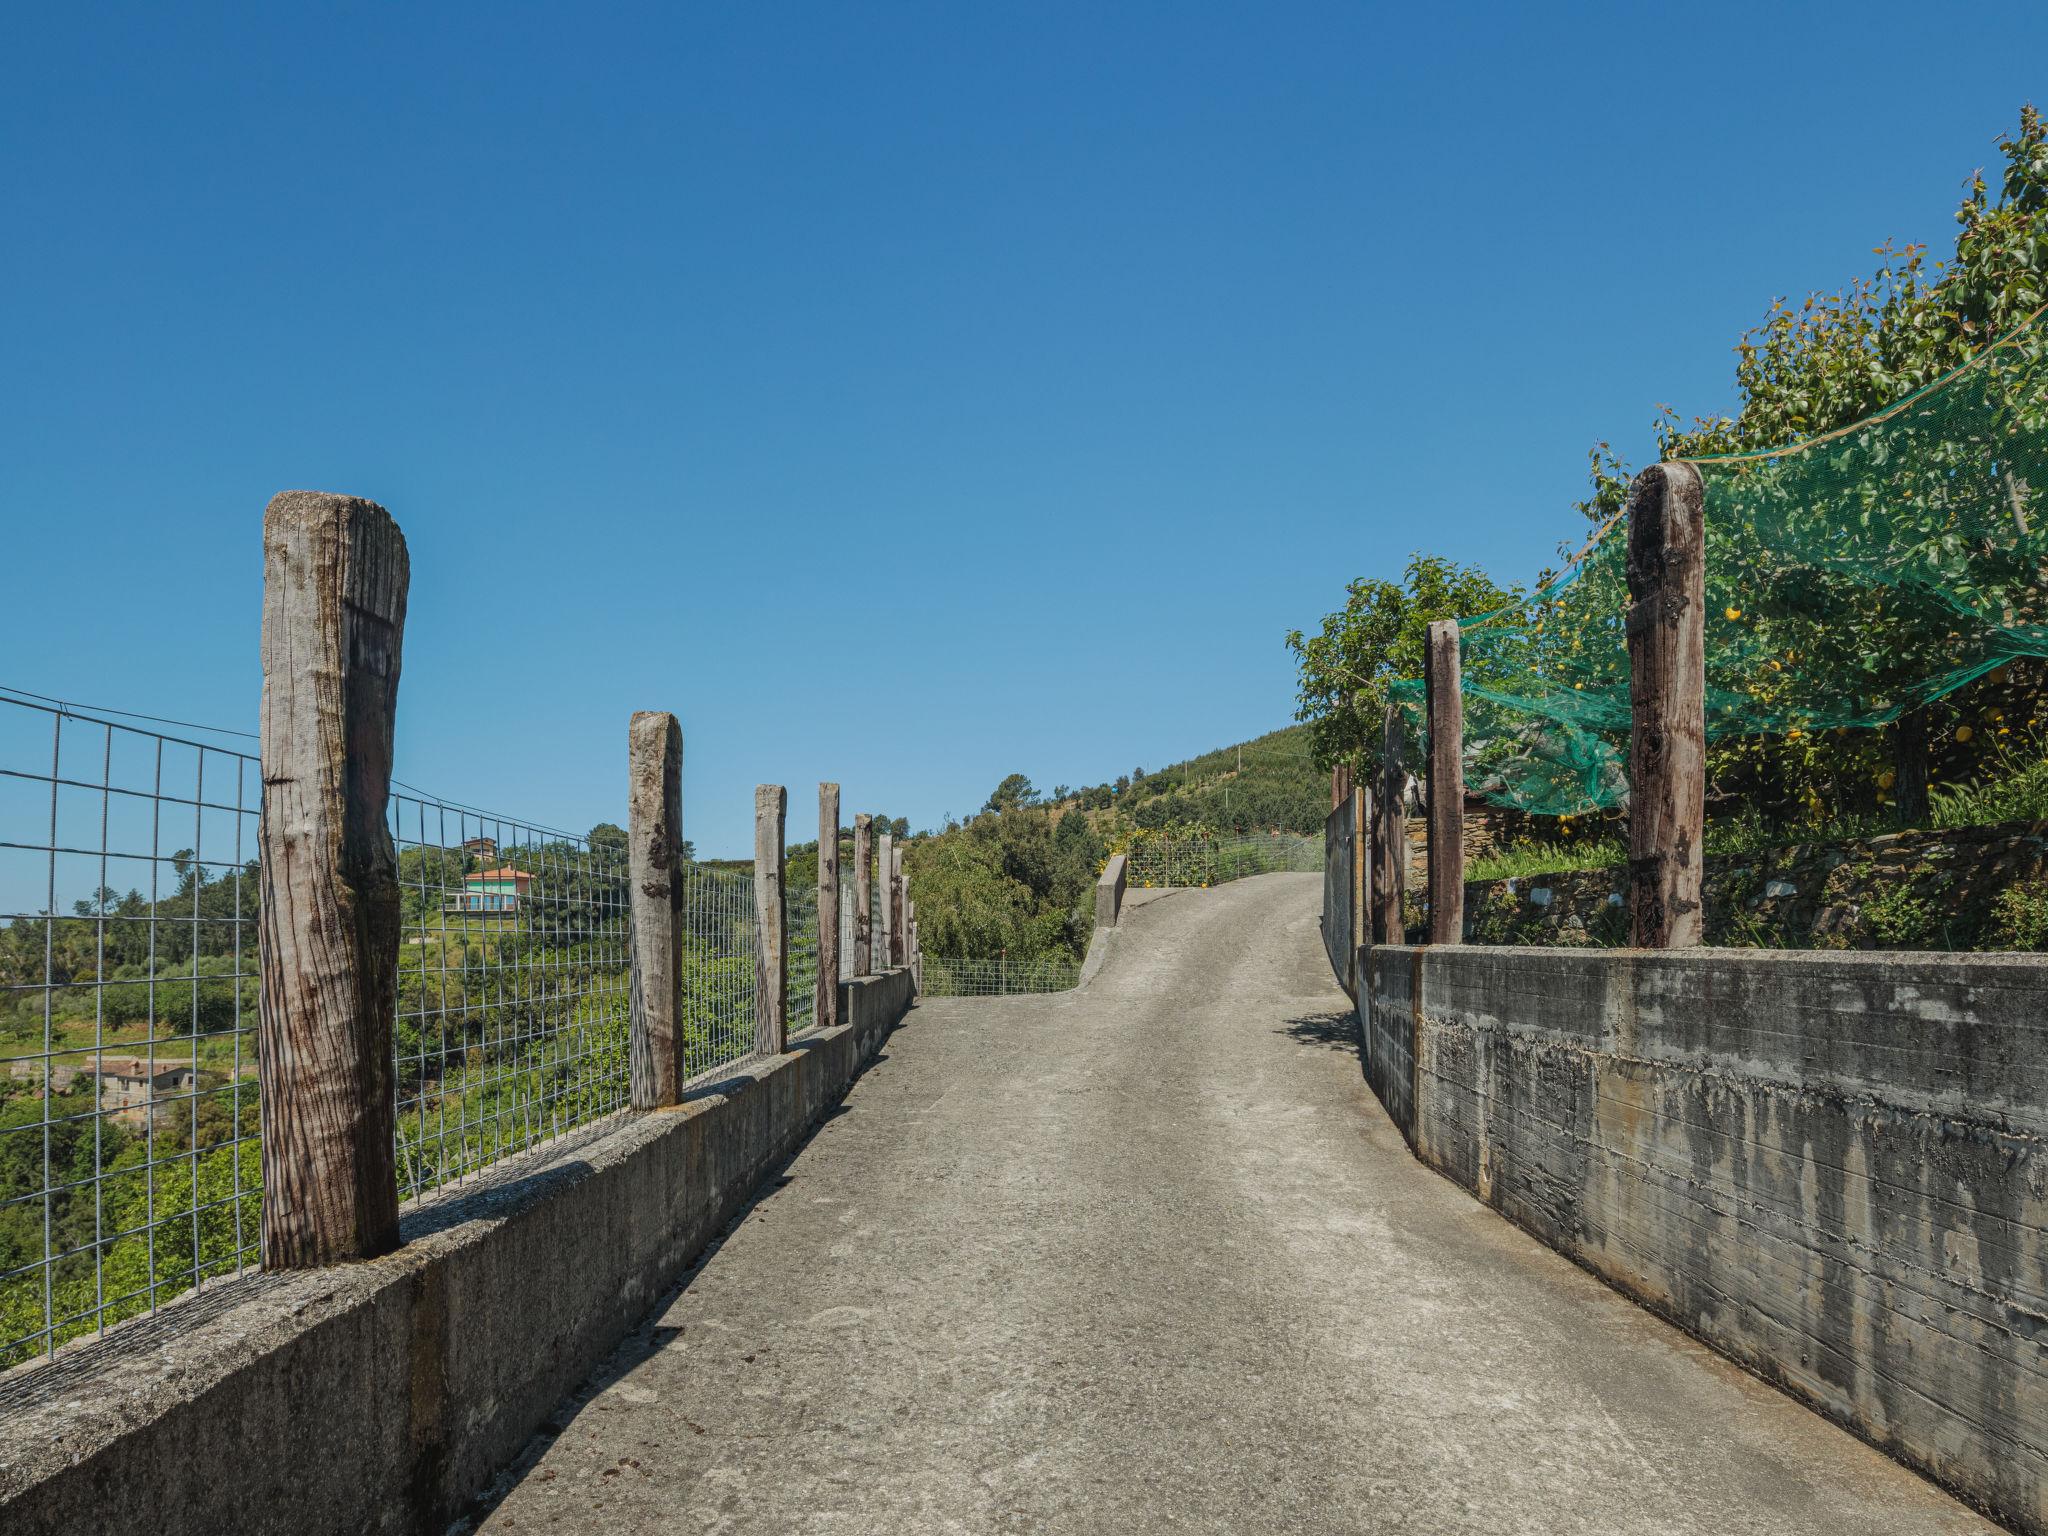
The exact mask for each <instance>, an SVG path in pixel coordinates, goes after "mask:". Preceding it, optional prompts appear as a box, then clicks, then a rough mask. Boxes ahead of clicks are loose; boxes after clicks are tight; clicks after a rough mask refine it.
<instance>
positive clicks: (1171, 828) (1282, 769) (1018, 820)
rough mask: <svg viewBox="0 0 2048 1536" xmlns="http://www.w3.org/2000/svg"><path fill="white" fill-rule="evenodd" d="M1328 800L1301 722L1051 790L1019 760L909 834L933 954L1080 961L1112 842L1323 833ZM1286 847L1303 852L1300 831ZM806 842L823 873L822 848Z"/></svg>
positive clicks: (908, 863)
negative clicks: (956, 817) (931, 825)
mask: <svg viewBox="0 0 2048 1536" xmlns="http://www.w3.org/2000/svg"><path fill="white" fill-rule="evenodd" d="M1329 804H1330V791H1329V780H1328V777H1327V775H1326V773H1325V772H1324V770H1322V769H1321V768H1319V767H1317V765H1316V762H1315V755H1314V750H1313V748H1312V746H1311V744H1310V741H1309V738H1308V732H1307V730H1306V729H1305V728H1304V727H1301V726H1289V727H1287V728H1285V729H1282V730H1278V731H1272V732H1269V733H1268V734H1266V735H1264V736H1260V737H1257V738H1256V739H1254V740H1252V741H1247V742H1244V743H1241V744H1239V745H1236V746H1230V747H1221V748H1218V749H1217V750H1215V751H1213V752H1206V753H1203V754H1202V755H1201V756H1199V757H1193V758H1189V759H1188V760H1187V761H1186V762H1182V763H1174V764H1172V765H1170V766H1168V767H1165V768H1161V769H1158V770H1157V771H1155V772H1152V773H1147V772H1146V771H1145V770H1144V769H1143V768H1138V769H1134V770H1133V771H1132V772H1131V773H1129V774H1127V775H1123V776H1121V777H1119V778H1118V779H1117V780H1116V781H1115V782H1114V783H1109V784H1097V785H1093V786H1090V787H1084V788H1081V789H1070V788H1068V787H1067V786H1066V785H1061V786H1060V787H1059V788H1058V789H1056V790H1055V791H1054V792H1053V794H1052V795H1051V796H1050V797H1042V796H1040V795H1039V794H1038V792H1037V791H1036V790H1035V789H1034V788H1033V787H1032V784H1031V781H1030V779H1028V778H1026V777H1025V776H1024V775H1023V774H1021V773H1013V774H1010V775H1008V776H1007V777H1005V778H1004V779H1003V781H1002V782H1001V783H1000V784H998V785H997V786H996V787H995V789H994V790H993V791H992V792H991V793H990V795H989V797H988V800H987V802H986V804H985V805H984V807H983V809H982V811H981V812H980V813H979V814H978V815H976V816H974V817H972V818H970V819H969V820H968V821H966V822H965V823H958V822H949V823H948V824H947V826H946V827H945V828H944V829H943V830H942V831H939V832H936V833H926V834H924V835H923V836H921V837H918V838H915V839H913V840H911V841H910V842H909V843H908V844H907V846H906V849H905V854H904V868H905V869H906V870H907V871H908V873H909V877H910V889H911V897H912V899H913V900H915V901H916V903H917V915H918V929H919V936H920V939H921V940H922V942H923V945H924V951H925V954H926V956H927V957H933V956H937V957H942V958H944V959H946V960H948V961H956V962H982V961H987V962H990V963H994V962H997V961H998V960H1001V959H1007V960H1008V961H1009V962H1011V963H1013V964H1016V965H1018V966H1020V967H1021V966H1022V965H1023V964H1025V963H1028V962H1032V961H1037V960H1045V961H1047V962H1048V963H1052V964H1057V963H1061V962H1064V961H1069V960H1071V961H1078V960H1079V959H1080V957H1081V956H1082V955H1084V954H1085V953H1086V952H1087V948H1088V940H1089V937H1090V935H1091V934H1092V932H1093V930H1094V923H1095V880H1096V877H1097V876H1098V875H1099V874H1100V873H1101V872H1102V866H1103V863H1104V861H1105V860H1106V859H1107V858H1108V856H1109V855H1110V854H1111V853H1113V852H1121V851H1124V850H1126V849H1130V848H1132V847H1133V845H1134V844H1137V843H1141V842H1147V840H1155V841H1156V840H1157V839H1159V838H1161V837H1162V836H1170V837H1172V838H1175V839H1185V840H1186V841H1185V842H1184V844H1183V847H1184V848H1186V849H1188V850H1192V849H1193V848H1194V847H1195V845H1196V843H1197V841H1198V840H1200V839H1205V838H1216V839H1230V838H1232V837H1234V836H1239V835H1246V834H1259V835H1267V834H1270V833H1273V832H1276V831H1277V832H1281V833H1296V834H1308V835H1313V836H1316V837H1320V836H1321V833H1322V825H1323V818H1324V816H1325V814H1326V813H1327V812H1328V810H1329ZM1286 847H1287V850H1288V851H1289V853H1290V854H1292V855H1293V857H1294V863H1296V864H1298V863H1299V862H1300V860H1299V855H1298V853H1296V852H1295V844H1294V842H1293V840H1291V839H1290V840H1288V841H1287V844H1286ZM810 856H811V858H812V860H813V862H812V863H810V864H809V865H808V866H807V869H808V870H809V871H810V872H811V873H812V874H813V875H814V874H815V870H816V867H817V866H816V863H815V851H814V850H813V851H811V853H810ZM1256 862H1257V861H1256V860H1251V859H1241V860H1238V861H1237V863H1236V864H1233V865H1232V866H1231V867H1232V868H1233V869H1235V868H1237V867H1239V866H1240V865H1241V866H1242V867H1243V868H1246V869H1249V868H1252V867H1253V866H1254V864H1255V863H1256ZM1274 867H1281V866H1278V865H1276V866H1274ZM791 868H792V871H794V870H795V869H796V868H797V864H796V858H795V856H792V861H791ZM791 878H792V879H795V878H797V877H796V875H795V874H794V873H792V876H791ZM1187 883H1199V882H1197V881H1193V880H1190V881H1188V882H1187ZM949 974H952V973H951V972H949ZM962 974H964V973H962ZM1020 974H1021V970H1020ZM1048 974H1050V972H1048Z"/></svg>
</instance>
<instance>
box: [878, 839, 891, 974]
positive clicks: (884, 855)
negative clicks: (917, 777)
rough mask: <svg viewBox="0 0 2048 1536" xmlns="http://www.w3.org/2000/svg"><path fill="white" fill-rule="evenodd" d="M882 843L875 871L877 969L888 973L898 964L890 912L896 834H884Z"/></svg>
mask: <svg viewBox="0 0 2048 1536" xmlns="http://www.w3.org/2000/svg"><path fill="white" fill-rule="evenodd" d="M881 843H882V846H881V850H880V852H879V853H878V854H877V855H876V864H877V866H878V867H877V869H876V870H875V905H876V908H877V910H876V912H875V929H876V931H875V969H876V970H878V971H886V970H887V969H889V967H890V966H892V965H894V964H895V963H896V956H895V953H894V950H893V949H892V948H891V944H890V940H891V939H892V938H893V936H894V935H893V933H892V931H891V928H892V924H893V923H894V920H895V914H894V913H893V912H891V911H890V910H889V907H890V902H889V890H890V887H889V871H890V870H891V869H892V868H893V867H894V866H895V862H896V838H895V834H893V833H889V832H884V833H883V834H882V837H881Z"/></svg>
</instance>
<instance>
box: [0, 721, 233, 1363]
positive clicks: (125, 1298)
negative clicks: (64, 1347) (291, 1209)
mask: <svg viewBox="0 0 2048 1536" xmlns="http://www.w3.org/2000/svg"><path fill="white" fill-rule="evenodd" d="M261 793H262V776H261V774H260V772H259V771H258V767H257V762H256V759H255V758H254V757H253V756H251V755H249V754H248V753H246V752H242V751H239V750H235V749H233V748H226V747H221V746H216V745H210V744H206V743H204V742H201V741H199V740H193V739H184V738H180V737H174V736H168V735H162V734H159V733H157V732H154V731H149V730H142V729H138V728H135V727H132V726H128V725H122V724H117V723H115V722H112V721H109V720H104V719H99V718H95V717H92V716H88V715H83V714H79V713H77V712H75V711H72V710H69V709H67V708H65V707H62V706H51V705H45V704H39V703H32V702H27V701H23V700H16V699H8V698H0V1365H11V1364H14V1363H16V1362H18V1361H21V1360H24V1359H28V1358H30V1357H31V1356H33V1355H36V1354H39V1353H46V1352H49V1351H52V1350H54V1349H55V1348H56V1347H57V1346H58V1345H59V1344H61V1343H63V1342H64V1341H66V1340H67V1339H72V1338H76V1337H79V1336H80V1335H83V1334H87V1333H93V1332H99V1331H103V1330H104V1329H105V1328H106V1327H107V1326H108V1325H109V1324H111V1323H115V1322H118V1321H120V1320H121V1319H123V1318H127V1317H133V1316H136V1315H137V1314H140V1313H143V1312H148V1311H152V1310H154V1309H155V1308H156V1307H157V1306H159V1305H161V1304H162V1303H163V1302H165V1301H168V1300H170V1299H171V1298H172V1297H174V1296H176V1295H178V1294H180V1293H181V1292H184V1291H186V1290H189V1289H191V1288H192V1287H194V1286H198V1285H203V1284H205V1283H206V1282H208V1281H213V1280H218V1279H220V1278H222V1277H226V1276H232V1275H236V1274H240V1273H241V1272H243V1271H244V1270H246V1269H249V1268H251V1267H253V1266H254V1264H255V1263H256V1259H257V1245H258V1234H259V1231H260V1223H259V1208H258V1193H259V1188H258V1187H259V1164H258V1153H257V1146H256V1139H255V1138H256V1129H257V1124H256V1122H257V1095H256V1083H255V1077H254V1073H255V1040H254V1029H255V1023H256V988H257V981H256V896H257V882H256V866H255V864H254V862H253V860H254V855H255V851H256V822H257V813H258V808H259V803H260V796H261Z"/></svg>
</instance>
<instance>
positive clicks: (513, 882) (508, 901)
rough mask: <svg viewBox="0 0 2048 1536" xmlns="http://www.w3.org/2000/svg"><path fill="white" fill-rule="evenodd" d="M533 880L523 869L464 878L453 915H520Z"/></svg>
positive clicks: (482, 873) (479, 871) (507, 869)
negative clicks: (471, 913) (518, 913)
mask: <svg viewBox="0 0 2048 1536" xmlns="http://www.w3.org/2000/svg"><path fill="white" fill-rule="evenodd" d="M532 884H533V876H531V875H529V874H527V873H526V872H525V871H524V870H520V869H511V868H506V869H483V870H478V871H477V872H476V873H475V874H473V875H464V876H463V877H462V894H461V895H459V896H457V897H456V898H455V901H454V903H453V905H451V906H450V907H449V909H448V910H449V911H451V912H517V911H518V910H519V908H520V906H521V905H522V904H523V903H524V902H525V900H526V893H527V890H528V888H529V887H531V886H532Z"/></svg>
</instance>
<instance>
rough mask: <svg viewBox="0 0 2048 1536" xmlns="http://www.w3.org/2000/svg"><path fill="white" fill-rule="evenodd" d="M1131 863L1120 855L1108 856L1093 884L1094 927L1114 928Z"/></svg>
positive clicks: (1120, 909) (1120, 910)
mask: <svg viewBox="0 0 2048 1536" xmlns="http://www.w3.org/2000/svg"><path fill="white" fill-rule="evenodd" d="M1130 865H1131V861H1130V860H1129V858H1127V857H1126V856H1125V855H1123V854H1121V853H1113V854H1111V855H1110V856H1109V862H1108V863H1106V864H1104V865H1103V866H1102V876H1101V878H1100V879H1098V880H1097V881H1096V882H1095V926H1096V927H1098V928H1114V927H1115V926H1116V920H1117V916H1118V914H1119V913H1121V912H1122V911H1123V906H1124V886H1125V883H1126V882H1127V881H1128V880H1129V878H1130Z"/></svg>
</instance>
